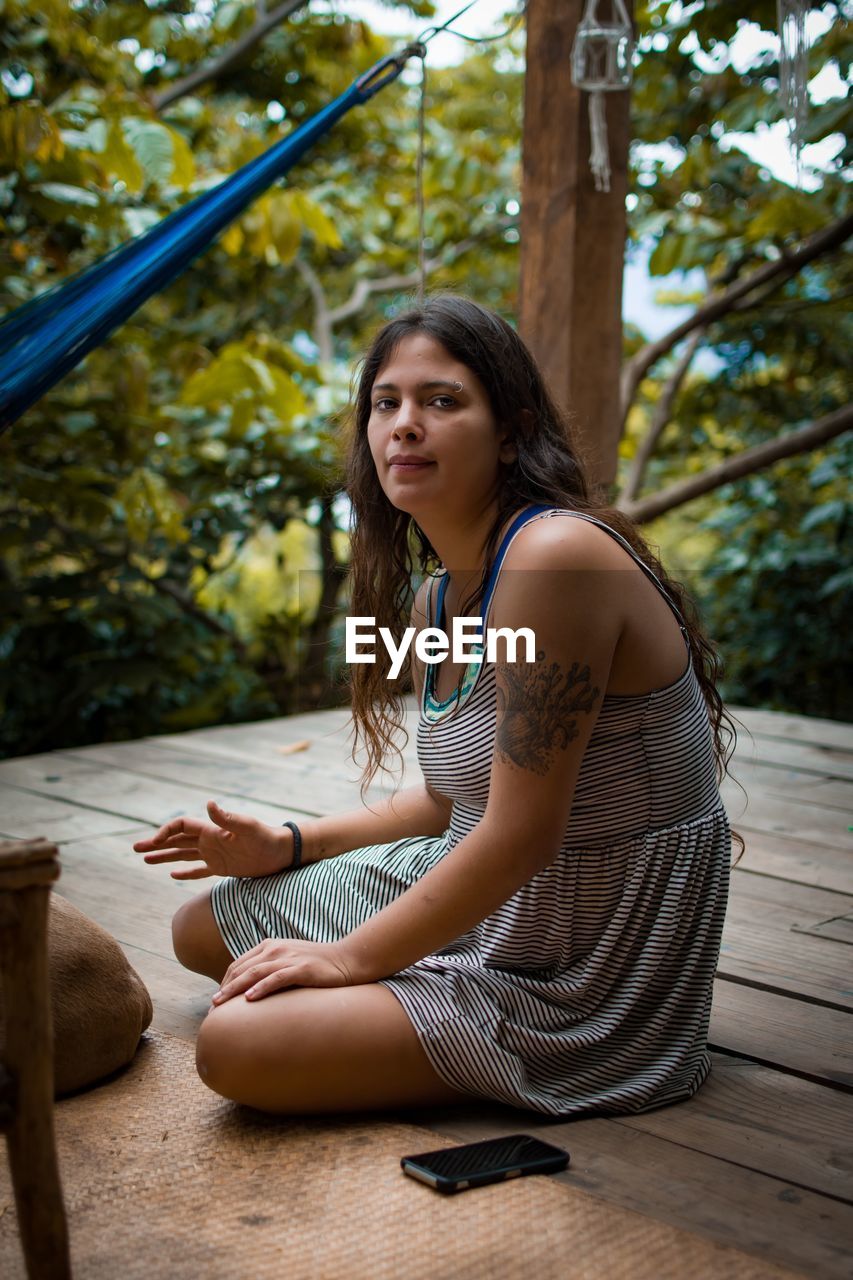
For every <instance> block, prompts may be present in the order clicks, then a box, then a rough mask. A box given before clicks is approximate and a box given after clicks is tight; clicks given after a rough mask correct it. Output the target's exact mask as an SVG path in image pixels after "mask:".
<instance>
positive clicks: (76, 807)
mask: <svg viewBox="0 0 853 1280" xmlns="http://www.w3.org/2000/svg"><path fill="white" fill-rule="evenodd" d="M132 825H133V820H132V819H129V818H128V816H127V815H126V814H123V813H115V812H111V811H105V810H102V809H100V808H90V807H87V806H85V805H81V804H80V803H79V801H78V800H75V801H67V800H61V799H55V798H53V797H52V796H47V795H40V794H39V793H38V792H35V791H24V790H21V789H20V788H18V787H10V786H7V785H5V784H4V783H0V830H2V831H3V832H4V834H5V836H6V838H7V839H11V840H27V839H30V838H32V837H35V836H44V837H45V838H46V839H48V840H52V841H53V842H54V843H55V844H62V843H63V842H64V841H66V840H74V839H77V838H79V837H82V836H96V835H105V834H106V833H107V832H110V831H118V830H121V829H127V828H128V827H131V826H132Z"/></svg>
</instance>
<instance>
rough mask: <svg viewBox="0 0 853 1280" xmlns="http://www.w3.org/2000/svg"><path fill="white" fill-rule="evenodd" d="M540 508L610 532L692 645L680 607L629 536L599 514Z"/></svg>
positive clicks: (548, 514)
mask: <svg viewBox="0 0 853 1280" xmlns="http://www.w3.org/2000/svg"><path fill="white" fill-rule="evenodd" d="M539 510H540V511H541V512H542V514H543V515H545V516H574V518H575V519H576V520H586V522H587V524H594V525H598V528H599V529H603V530H604V532H605V533H609V534H610V536H611V538H613V539H614V540H615V541H616V542H618V543H619V545H620V546H621V547H623V548H624V550H625V551H627V552H628V555H629V556H630V557H631V559H632V560H633V561H634V564H636V565H637V566H638V568H640V569H642V571H643V573H644V574H645V575H646V577H647V578H648V579H649V580H650V581H651V582H653V583H654V585H655V586H656V587H657V589H658V591H659V592H660V594H661V595H662V596H663V598H664V600H665V601H666V603H667V604H668V605H669V607H670V609H671V610H672V612H673V614H674V616H675V620H676V622H677V623H678V625H679V627H680V628H681V634H682V635H683V636H684V639H685V641H686V642H687V646H688V648H689V647H690V633H689V632H688V630H687V624H686V623H685V621H684V617H683V615H682V613H681V610H680V609H679V608H678V605H677V604H676V603H675V601H674V600H673V598H672V596H671V595H670V594H669V592H668V591H667V589H666V587H665V586H664V585H663V583H662V582H661V580H660V578H659V577H658V576H657V574H656V573H655V571H654V569H650V568H649V566H648V565H647V564H646V562H645V561H644V560H642V559H641V558H640V556H639V555H638V554H637V552H636V551H635V550H634V548H633V547H632V546H631V544H630V542H629V541H628V539H627V538H623V537H622V534H621V533H617V532H616V530H615V529H611V527H610V525H609V524H606V523H605V521H604V520H599V519H598V517H597V516H591V515H588V514H587V513H586V512H585V511H569V510H567V509H566V508H563V507H550V508H545V509H544V510H543V509H542V508H539Z"/></svg>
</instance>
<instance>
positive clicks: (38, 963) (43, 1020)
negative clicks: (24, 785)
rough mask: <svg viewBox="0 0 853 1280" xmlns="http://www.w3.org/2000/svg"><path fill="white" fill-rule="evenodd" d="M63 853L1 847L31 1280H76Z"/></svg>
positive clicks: (3, 956) (3, 1116)
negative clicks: (59, 956) (56, 1000)
mask: <svg viewBox="0 0 853 1280" xmlns="http://www.w3.org/2000/svg"><path fill="white" fill-rule="evenodd" d="M56 854H57V849H56V845H54V844H48V842H47V841H46V840H21V841H0V982H2V988H3V1006H4V1021H5V1032H6V1044H5V1048H4V1051H3V1073H2V1080H0V1131H5V1133H6V1142H7V1144H8V1149H9V1166H10V1168H11V1171H12V1185H13V1187H14V1190H15V1204H16V1207H17V1211H18V1230H19V1232H20V1235H21V1245H22V1246H23V1251H24V1258H25V1260H26V1265H27V1275H28V1276H29V1277H30V1278H31V1280H70V1277H71V1264H70V1259H69V1253H68V1229H67V1226H66V1219H65V1208H64V1204H63V1200H62V1186H61V1183H60V1180H59V1169H58V1166H57V1161H56V1145H55V1140H54V1130H53V1042H52V1036H51V1018H50V985H49V978H48V952H47V919H48V900H49V897H50V886H51V884H52V883H53V881H54V880H55V879H56V877H57V876H58V875H59V863H58V862H57V857H56Z"/></svg>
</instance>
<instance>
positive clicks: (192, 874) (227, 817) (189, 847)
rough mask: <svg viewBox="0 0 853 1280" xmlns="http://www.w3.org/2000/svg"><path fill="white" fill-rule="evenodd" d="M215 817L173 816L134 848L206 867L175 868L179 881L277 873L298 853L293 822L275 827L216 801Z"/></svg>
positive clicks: (157, 858) (156, 859)
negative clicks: (289, 825)
mask: <svg viewBox="0 0 853 1280" xmlns="http://www.w3.org/2000/svg"><path fill="white" fill-rule="evenodd" d="M207 812H208V815H209V817H210V819H211V821H210V822H205V821H203V819H201V818H173V819H172V821H171V822H167V823H166V824H165V826H162V827H161V828H160V830H159V831H158V832H156V834H155V835H153V836H152V837H151V839H150V840H137V841H136V843H135V844H134V846H133V847H134V849H135V850H136V852H137V853H144V854H145V861H146V862H150V863H152V864H156V863H160V862H197V863H201V866H193V867H186V868H182V869H181V870H179V871H173V872H172V873H171V875H172V879H173V880H203V879H204V878H205V877H207V876H271V875H275V874H276V873H277V872H279V871H284V870H285V869H286V868H287V867H289V866H290V864H291V861H292V858H293V833H292V832H291V831H290V829H289V828H288V827H269V826H267V824H266V823H265V822H259V821H258V820H257V818H249V817H246V816H244V815H243V814H239V813H226V812H225V810H224V809H222V808H220V806H219V805H218V804H217V803H216V801H215V800H210V801H209V802H208V805H207Z"/></svg>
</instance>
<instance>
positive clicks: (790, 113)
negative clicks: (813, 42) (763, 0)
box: [777, 0, 810, 187]
mask: <svg viewBox="0 0 853 1280" xmlns="http://www.w3.org/2000/svg"><path fill="white" fill-rule="evenodd" d="M809 7H810V6H809V2H808V0H777V11H778V17H779V42H780V49H779V96H780V98H781V100H782V110H783V111H784V113H785V116H786V117H787V120H788V128H789V141H790V144H791V150H792V151H793V153H794V164H795V166H796V172H797V186H798V187H799V186H800V185H801V176H802V156H803V144H804V139H805V130H806V121H807V119H808V113H809V88H808V82H809V46H808V40H807V38H806V13H807V12H808V10H809Z"/></svg>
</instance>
